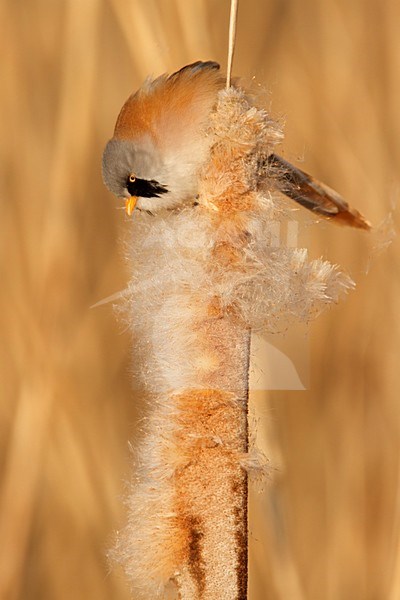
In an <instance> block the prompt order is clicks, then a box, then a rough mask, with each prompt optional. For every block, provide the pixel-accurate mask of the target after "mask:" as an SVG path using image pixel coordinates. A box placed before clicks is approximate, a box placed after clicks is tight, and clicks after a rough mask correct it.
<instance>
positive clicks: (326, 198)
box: [262, 154, 371, 230]
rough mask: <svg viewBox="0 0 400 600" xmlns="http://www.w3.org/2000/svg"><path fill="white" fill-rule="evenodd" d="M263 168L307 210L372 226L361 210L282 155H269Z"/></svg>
mask: <svg viewBox="0 0 400 600" xmlns="http://www.w3.org/2000/svg"><path fill="white" fill-rule="evenodd" d="M262 170H263V171H264V172H265V174H266V176H267V177H268V180H269V181H274V182H275V185H276V187H277V188H278V190H279V191H280V192H282V193H283V194H285V195H286V196H288V197H289V198H291V199H292V200H295V201H296V202H298V203H299V204H301V205H302V206H304V207H305V208H308V210H311V211H313V212H314V213H316V214H318V215H321V216H322V217H325V218H327V219H332V220H333V221H334V222H335V223H340V224H343V225H350V226H351V227H358V228H359V229H367V230H368V229H371V224H370V223H369V221H367V220H366V219H365V217H363V215H362V214H361V213H360V212H359V211H358V210H356V209H355V208H352V207H351V206H349V205H348V203H347V202H346V201H345V200H344V199H343V198H342V197H341V196H340V195H339V194H338V193H337V192H335V191H334V190H332V189H331V188H330V187H328V186H327V185H325V184H324V183H321V182H320V181H318V180H316V179H314V177H312V176H311V175H309V174H308V173H305V172H304V171H302V170H301V169H299V168H298V167H295V166H294V165H292V164H291V163H289V162H287V161H286V160H285V159H283V158H282V157H280V156H277V155H276V154H270V155H269V156H268V157H267V158H266V160H265V162H264V164H263V165H262Z"/></svg>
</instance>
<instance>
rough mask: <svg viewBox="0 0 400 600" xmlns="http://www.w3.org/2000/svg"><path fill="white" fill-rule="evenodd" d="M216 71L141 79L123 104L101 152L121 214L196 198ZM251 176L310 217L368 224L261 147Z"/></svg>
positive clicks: (211, 67) (198, 69)
mask: <svg viewBox="0 0 400 600" xmlns="http://www.w3.org/2000/svg"><path fill="white" fill-rule="evenodd" d="M219 69H220V66H219V64H218V63H216V62H212V61H207V62H201V61H198V62H195V63H193V64H190V65H187V66H186V67H183V68H182V69H180V70H179V71H177V72H176V73H173V74H172V75H161V76H160V77H158V78H157V79H154V80H147V81H146V82H145V83H144V85H143V86H142V87H141V88H140V89H139V90H138V91H137V92H135V93H134V94H132V95H131V96H130V97H129V98H128V100H127V101H126V102H125V104H124V106H123V107H122V110H121V112H120V114H119V116H118V119H117V123H116V125H115V130H114V136H113V137H112V139H111V140H110V141H109V142H108V144H107V145H106V148H105V150H104V154H103V179H104V182H105V185H106V186H107V188H108V189H109V190H110V191H111V192H112V193H113V194H115V195H116V196H117V197H119V198H122V199H124V200H125V207H126V212H127V214H128V215H131V214H132V212H133V210H134V209H135V207H137V208H138V209H140V210H146V211H149V212H151V213H153V214H154V213H156V212H157V211H159V210H161V209H174V208H176V207H180V206H184V205H190V204H194V203H195V199H196V196H197V193H198V181H199V172H200V170H201V168H202V167H203V166H204V165H205V163H206V161H207V159H208V156H209V153H210V147H211V144H212V143H213V138H212V136H209V135H207V133H206V126H207V123H208V121H209V118H210V115H211V113H212V111H213V109H214V107H215V105H216V102H217V98H218V93H219V92H220V91H221V90H222V89H224V87H225V79H224V78H223V77H222V75H221V74H220V71H219ZM234 85H235V84H234ZM257 176H258V181H256V182H255V185H256V186H257V188H258V189H263V185H264V186H265V183H266V182H267V184H268V182H269V184H271V183H270V182H271V181H274V187H275V189H277V190H278V191H280V192H281V193H283V194H285V195H286V196H288V197H289V198H291V199H292V200H294V201H295V202H297V203H299V204H301V205H302V206H304V207H305V208H307V209H309V210H311V211H313V212H314V213H316V214H317V215H320V216H323V217H326V218H329V219H333V220H334V221H335V222H338V223H343V224H347V225H351V226H353V227H358V228H361V229H370V227H371V226H370V223H369V222H368V221H367V220H366V219H365V218H364V217H363V216H362V215H361V214H360V213H359V212H358V211H357V210H355V209H353V208H351V207H349V205H348V204H347V202H346V201H345V200H344V199H343V198H342V197H341V196H340V195H339V194H337V193H336V192H335V191H333V190H332V189H330V188H329V187H328V186H326V185H325V184H323V183H321V182H319V181H317V180H316V179H314V178H313V177H312V176H311V175H308V174H307V173H305V172H304V171H302V170H301V169H299V168H297V167H295V166H294V165H292V164H290V163H289V162H287V161H286V160H284V159H283V158H281V157H279V156H277V155H276V154H271V153H268V149H266V153H265V157H264V159H263V160H262V161H261V164H260V165H259V169H258V175H257ZM263 180H265V181H263Z"/></svg>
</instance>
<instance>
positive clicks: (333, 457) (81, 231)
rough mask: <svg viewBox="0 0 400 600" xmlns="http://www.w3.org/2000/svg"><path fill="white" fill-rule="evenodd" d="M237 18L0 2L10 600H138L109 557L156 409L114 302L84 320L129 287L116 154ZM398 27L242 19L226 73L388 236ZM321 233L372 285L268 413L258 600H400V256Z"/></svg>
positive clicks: (360, 14) (0, 586) (391, 3)
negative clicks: (146, 398)
mask: <svg viewBox="0 0 400 600" xmlns="http://www.w3.org/2000/svg"><path fill="white" fill-rule="evenodd" d="M228 14H229V2H228V0H175V1H172V0H168V1H167V0H146V2H144V1H143V0H59V1H58V2H51V1H50V0H31V1H30V2H26V1H23V0H8V1H6V0H3V1H2V2H1V5H0V27H1V36H0V55H1V62H2V74H1V86H2V90H1V91H2V93H1V98H0V102H1V125H0V126H1V137H0V140H1V142H0V143H1V150H0V151H1V180H0V186H1V202H2V209H1V219H0V230H1V234H0V244H1V259H2V267H1V276H2V282H1V299H0V302H1V310H0V318H1V337H2V344H1V347H0V352H1V358H0V374H1V375H0V376H1V394H2V402H1V405H0V431H1V434H0V445H1V460H0V473H1V488H0V545H1V548H0V553H1V560H0V597H1V599H2V600H3V599H4V600H6V599H7V600H71V599H72V598H73V599H74V600H88V599H89V600H94V599H96V600H101V599H107V600H111V599H113V600H124V599H127V598H128V597H129V593H128V589H127V586H126V584H125V582H124V578H123V576H122V574H121V573H119V572H118V570H110V569H109V568H108V566H107V562H106V559H105V554H106V550H107V548H108V547H109V546H110V544H111V543H112V536H113V532H114V531H115V530H116V529H117V528H118V527H119V526H120V525H121V523H122V522H123V503H122V499H121V498H122V496H123V492H124V481H125V480H127V479H129V477H130V469H129V451H128V440H131V441H133V442H134V440H135V431H136V429H137V427H138V424H139V422H140V418H142V416H143V409H142V406H141V404H140V398H139V397H136V396H137V395H138V394H137V392H133V391H132V390H131V383H130V375H129V362H130V360H131V357H130V354H129V339H128V335H127V334H126V332H124V331H123V326H122V325H121V324H118V323H117V322H116V320H115V317H114V315H113V313H112V309H111V306H110V305H107V306H102V307H100V308H96V309H90V306H91V305H92V304H93V303H95V302H97V301H98V300H100V299H101V298H104V297H105V296H108V295H109V294H112V293H113V292H116V291H118V290H120V289H122V288H123V287H124V285H125V282H126V278H127V274H126V272H125V271H124V264H123V259H122V251H121V245H120V244H119V242H118V240H119V239H121V237H122V236H123V233H124V228H125V227H126V221H125V218H124V214H123V212H121V211H120V210H116V207H117V203H116V201H115V200H114V199H113V198H111V197H110V194H108V193H107V192H106V190H105V189H104V188H103V185H102V181H101V173H100V162H101V154H102V150H103V147H104V145H105V143H106V141H107V139H108V138H109V137H110V136H111V134H112V130H113V126H114V122H115V119H116V116H117V113H118V111H119V109H120V107H121V105H122V103H123V102H124V100H125V99H126V97H127V96H128V95H129V94H130V93H131V91H132V90H134V89H135V88H137V87H138V86H139V85H140V84H141V82H142V80H143V79H144V77H145V76H146V75H148V74H154V75H157V74H159V73H161V72H163V71H166V70H167V71H170V70H173V69H177V68H179V67H181V66H182V65H184V64H186V63H189V62H192V61H194V60H197V59H210V58H212V59H215V60H218V61H220V62H221V63H222V65H223V66H224V67H225V64H226V58H225V55H226V40H227V26H228ZM399 19H400V6H399V3H398V1H397V0H385V2H380V1H379V0H352V2H347V1H346V0H309V1H308V2H299V1H298V0H263V1H262V0H246V1H244V0H243V1H242V3H241V5H240V7H239V22H238V41H237V50H236V58H235V65H234V71H235V72H236V73H237V74H241V75H244V76H246V77H247V78H248V79H251V78H252V77H253V76H255V78H256V81H257V82H259V83H260V84H261V85H262V86H265V87H266V89H267V90H268V94H267V102H268V103H271V105H272V110H273V112H274V114H275V115H277V116H278V117H284V118H285V120H286V122H287V126H286V141H285V156H286V157H287V158H288V159H289V160H292V161H296V160H297V159H303V158H304V163H303V164H304V168H305V169H306V170H308V171H310V172H312V173H314V174H315V175H316V176H317V177H318V178H320V179H322V180H324V181H325V182H327V183H328V184H330V185H332V186H333V187H335V188H336V189H337V190H338V191H340V192H341V193H342V194H343V195H344V196H345V197H346V198H347V199H348V200H349V201H350V203H351V204H353V205H355V206H357V207H358V208H359V209H361V210H362V212H364V214H366V215H367V216H368V217H369V218H370V219H371V221H372V222H373V223H374V224H378V223H379V222H381V221H382V220H383V219H385V217H386V216H387V215H388V213H389V211H390V210H391V204H392V203H396V202H397V201H398V195H399V173H398V168H399V158H400V157H399V155H400V118H399V108H398V107H399V106H400V78H399V72H400V37H399V35H398V22H399ZM395 218H396V216H395ZM312 236H313V237H312V245H313V253H314V255H320V254H322V253H323V254H324V255H326V256H328V257H329V258H331V259H333V260H335V261H338V262H339V263H341V264H343V265H344V266H345V267H346V268H347V269H348V270H349V272H350V273H351V275H352V276H353V277H354V278H355V279H356V280H357V283H358V285H357V289H356V291H355V292H354V293H351V294H350V296H349V297H348V298H347V299H346V300H345V301H344V302H342V303H341V304H340V305H338V306H337V307H335V308H333V309H332V310H330V311H329V312H328V313H327V314H325V315H324V316H323V317H321V318H320V319H319V320H318V322H317V323H316V324H315V325H313V326H312V328H311V331H312V333H311V350H310V352H311V357H310V363H311V389H310V390H309V391H306V392H274V393H271V394H270V395H268V396H266V395H265V394H260V393H258V394H254V396H255V397H254V405H255V407H256V410H257V414H258V420H259V424H258V430H259V440H260V444H261V445H263V446H264V448H265V450H266V452H267V454H268V455H269V456H270V458H271V463H272V465H273V466H274V469H273V471H272V475H271V479H270V481H268V482H266V483H264V484H263V486H262V487H263V489H264V491H263V492H254V493H253V494H252V497H251V523H250V528H251V566H250V590H251V593H250V598H251V600H263V599H266V598H268V599H271V600H396V599H399V598H400V537H399V534H400V513H399V507H400V505H399V501H400V495H399V451H400V436H399V433H400V408H399V402H398V397H399V393H400V384H399V378H398V373H399V352H398V340H399V317H398V305H397V304H396V301H397V302H398V298H399V291H400V290H399V287H400V286H399V258H398V256H399V254H398V250H399V241H398V240H397V239H395V240H394V243H393V244H392V245H391V246H390V247H389V248H388V249H387V250H386V252H384V253H382V254H380V255H377V254H376V252H374V250H373V246H374V245H377V244H378V245H379V243H380V241H379V236H378V235H372V236H368V234H365V233H363V232H357V231H352V230H347V229H346V230H345V229H339V228H337V227H334V226H333V225H321V226H318V227H314V228H313V232H312ZM384 239H385V236H383V240H384ZM371 255H373V258H372V265H371V268H370V271H369V274H368V275H366V274H365V271H366V266H367V264H368V262H369V259H370V257H371ZM133 359H134V357H133ZM216 600H217V599H216Z"/></svg>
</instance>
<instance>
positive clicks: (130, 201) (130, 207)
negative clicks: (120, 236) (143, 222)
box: [125, 196, 138, 217]
mask: <svg viewBox="0 0 400 600" xmlns="http://www.w3.org/2000/svg"><path fill="white" fill-rule="evenodd" d="M137 200H138V199H137V196H131V197H130V198H127V199H126V200H125V212H126V214H127V215H128V217H130V216H131V214H132V213H133V211H134V210H135V206H136V202H137Z"/></svg>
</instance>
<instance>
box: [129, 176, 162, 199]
mask: <svg viewBox="0 0 400 600" xmlns="http://www.w3.org/2000/svg"><path fill="white" fill-rule="evenodd" d="M126 188H127V190H128V192H129V193H130V195H131V196H140V197H141V198H159V197H160V194H166V193H167V192H168V190H167V188H165V187H164V186H162V185H161V184H160V183H158V181H155V180H154V179H152V180H151V181H148V180H147V179H135V181H130V180H129V179H128V181H127V182H126Z"/></svg>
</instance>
